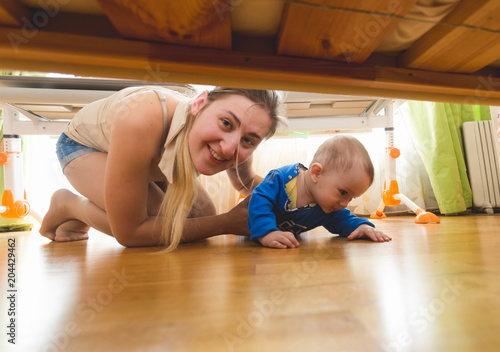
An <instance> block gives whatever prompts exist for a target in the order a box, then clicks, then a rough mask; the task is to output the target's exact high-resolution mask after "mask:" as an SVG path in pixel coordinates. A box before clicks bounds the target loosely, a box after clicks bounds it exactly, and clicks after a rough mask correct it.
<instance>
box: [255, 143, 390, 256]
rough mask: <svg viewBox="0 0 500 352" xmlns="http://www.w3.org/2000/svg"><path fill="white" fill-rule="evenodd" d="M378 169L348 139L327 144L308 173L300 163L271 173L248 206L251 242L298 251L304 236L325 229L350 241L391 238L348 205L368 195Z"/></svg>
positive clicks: (323, 146)
mask: <svg viewBox="0 0 500 352" xmlns="http://www.w3.org/2000/svg"><path fill="white" fill-rule="evenodd" d="M373 177H374V169H373V164H372V162H371V160H370V157H369V155H368V152H367V151H366V149H365V147H364V146H363V144H361V142H359V141H358V140H357V139H356V138H354V137H351V136H347V135H337V136H335V137H332V138H329V139H328V140H326V141H325V142H324V143H323V144H322V145H321V146H320V147H319V148H318V150H317V151H316V154H315V155H314V158H313V160H312V162H311V164H310V166H309V169H307V168H306V167H305V166H303V165H301V164H299V163H297V164H294V165H288V166H284V167H281V168H278V169H275V170H272V171H271V172H269V174H268V175H267V176H266V178H265V179H264V180H263V181H262V182H261V183H260V184H259V185H258V186H257V187H256V188H255V190H254V191H253V192H252V197H251V198H250V203H249V206H248V214H249V215H248V227H249V229H250V236H251V237H250V238H251V239H252V240H254V241H258V242H260V243H261V244H262V245H264V246H265V247H273V248H294V247H298V246H299V242H298V241H297V239H296V238H295V236H297V235H298V234H300V233H301V232H305V231H308V230H311V229H313V228H315V227H318V226H324V227H325V228H326V229H327V230H328V231H330V232H331V233H335V234H339V235H340V236H342V237H347V239H349V240H353V239H356V238H361V237H367V238H370V239H371V240H372V241H375V242H386V241H390V240H391V238H390V237H389V236H387V235H386V234H385V233H383V232H382V231H379V230H376V229H375V225H373V224H372V223H371V222H370V221H368V220H367V219H365V218H359V217H357V216H356V215H354V214H351V212H350V211H349V210H348V209H345V208H346V207H347V204H349V202H350V201H351V200H352V199H353V198H356V197H359V196H361V195H362V194H363V193H365V192H366V190H367V189H368V187H370V185H371V184H372V182H373Z"/></svg>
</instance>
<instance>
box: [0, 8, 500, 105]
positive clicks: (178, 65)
mask: <svg viewBox="0 0 500 352" xmlns="http://www.w3.org/2000/svg"><path fill="white" fill-rule="evenodd" d="M277 2H281V3H282V12H281V13H280V14H278V15H279V18H278V20H279V27H278V28H277V31H276V33H271V35H265V36H253V37H251V36H248V35H240V33H238V32H236V31H235V29H234V27H235V23H232V21H231V18H232V17H233V18H236V17H237V16H239V17H238V18H240V17H241V18H245V16H247V17H248V16H250V14H251V11H248V15H246V13H243V14H242V12H244V11H247V10H248V9H247V7H248V6H250V5H252V3H253V4H255V3H256V2H255V1H254V2H252V1H249V0H248V1H242V0H232V1H230V0H215V1H214V0H205V1H202V0H183V1H182V2H180V1H163V2H156V1H154V0H141V1H131V0H98V3H99V4H98V5H96V2H95V1H90V0H84V1H80V0H72V1H69V2H68V1H66V0H65V1H62V0H50V1H49V0H47V1H38V2H35V1H29V0H19V1H17V0H7V1H2V4H1V5H0V69H2V70H24V71H41V72H59V73H69V74H74V75H80V76H92V77H107V78H120V79H133V80H144V81H150V82H156V83H160V82H163V83H166V82H169V83H181V84H184V83H193V84H210V85H225V86H236V87H249V88H267V89H281V90H288V91H302V92H318V93H331V94H349V95H350V94H353V95H369V96H377V97H393V98H403V99H416V100H430V101H444V102H456V103H466V104H482V105H500V89H499V88H500V79H499V78H498V77H499V75H498V66H497V65H495V62H496V61H497V60H499V59H500V32H499V25H498V23H500V1H498V0H485V1H475V0H463V1H460V2H459V3H458V4H457V6H456V7H455V8H454V9H453V10H452V11H451V12H450V13H449V14H448V15H447V16H445V17H444V18H443V19H441V20H440V21H438V22H436V23H433V26H432V29H430V30H429V31H427V32H426V33H425V34H424V35H422V36H421V37H420V38H418V40H416V41H415V42H414V43H412V45H411V46H410V47H409V48H408V49H406V50H403V51H401V52H399V53H397V55H386V54H380V53H378V52H377V51H376V49H377V47H378V45H379V44H380V43H381V42H382V40H383V39H384V38H385V37H386V36H387V35H388V33H390V32H391V30H393V29H394V28H396V26H397V25H399V24H400V23H402V22H404V21H415V20H414V19H413V18H412V15H411V13H412V8H413V7H414V6H415V4H417V3H418V2H417V0H410V1H399V0H378V1H373V0H362V1H356V2H349V1H344V0H275V1H269V2H268V3H277ZM351 3H352V4H351ZM26 4H28V5H30V6H36V7H29V6H27V5H26ZM91 5H93V6H96V8H97V10H95V11H94V12H92V11H90V10H91V9H89V7H90V6H91ZM257 15H258V16H259V15H260V17H264V16H265V15H266V13H265V12H263V11H261V13H260V14H257ZM233 22H236V20H235V21H233ZM377 23H378V27H377ZM424 24H425V25H428V24H429V23H425V21H422V25H424ZM377 28H378V30H376V29H377ZM360 38H365V39H368V40H365V41H364V42H360Z"/></svg>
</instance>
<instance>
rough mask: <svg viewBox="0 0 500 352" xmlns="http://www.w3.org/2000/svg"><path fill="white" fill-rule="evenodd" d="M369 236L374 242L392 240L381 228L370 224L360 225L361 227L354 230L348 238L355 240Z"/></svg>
mask: <svg viewBox="0 0 500 352" xmlns="http://www.w3.org/2000/svg"><path fill="white" fill-rule="evenodd" d="M362 237H368V238H369V239H371V240H372V241H373V242H389V241H391V240H392V238H390V237H389V236H387V235H386V234H385V233H383V232H382V231H380V230H377V229H376V228H374V227H371V226H370V225H366V224H363V225H359V227H358V228H357V229H356V230H354V231H353V232H352V233H351V234H350V235H349V236H348V237H347V239H348V240H354V239H356V238H362Z"/></svg>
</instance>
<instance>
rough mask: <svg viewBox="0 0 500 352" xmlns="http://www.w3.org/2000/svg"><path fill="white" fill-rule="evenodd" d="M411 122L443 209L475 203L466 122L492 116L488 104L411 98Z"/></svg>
mask: <svg viewBox="0 0 500 352" xmlns="http://www.w3.org/2000/svg"><path fill="white" fill-rule="evenodd" d="M408 105H409V115H410V118H409V125H410V128H411V132H412V135H413V137H414V138H413V139H414V144H415V146H416V148H417V152H418V154H419V156H420V158H421V159H422V162H423V164H424V166H425V168H426V170H427V173H428V175H429V179H430V181H431V185H432V188H433V190H434V194H435V195H436V200H437V202H438V205H439V211H440V212H441V213H442V214H455V213H459V212H463V211H465V210H467V208H470V207H471V206H472V192H471V188H470V183H469V179H468V177H467V167H466V163H465V156H464V147H463V140H462V124H463V123H464V122H467V121H479V120H490V119H491V115H490V111H489V107H488V106H480V105H461V104H448V103H434V102H421V101H408Z"/></svg>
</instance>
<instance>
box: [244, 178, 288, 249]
mask: <svg viewBox="0 0 500 352" xmlns="http://www.w3.org/2000/svg"><path fill="white" fill-rule="evenodd" d="M281 183H282V182H281V181H280V177H279V173H278V172H277V171H276V170H273V171H271V172H269V174H268V175H267V176H266V178H265V179H264V180H262V182H261V183H259V185H258V186H257V187H255V189H254V190H253V192H252V196H251V197H250V202H249V203H248V228H249V230H250V238H251V239H252V240H256V239H257V238H259V237H262V236H265V235H267V234H268V233H269V232H272V231H279V229H278V226H277V225H276V215H275V214H274V211H275V210H276V206H277V204H278V203H279V193H280V189H281V188H282V185H281Z"/></svg>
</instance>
